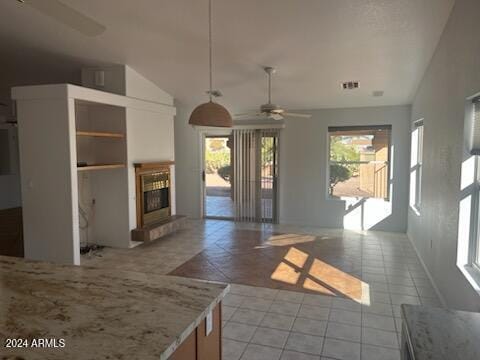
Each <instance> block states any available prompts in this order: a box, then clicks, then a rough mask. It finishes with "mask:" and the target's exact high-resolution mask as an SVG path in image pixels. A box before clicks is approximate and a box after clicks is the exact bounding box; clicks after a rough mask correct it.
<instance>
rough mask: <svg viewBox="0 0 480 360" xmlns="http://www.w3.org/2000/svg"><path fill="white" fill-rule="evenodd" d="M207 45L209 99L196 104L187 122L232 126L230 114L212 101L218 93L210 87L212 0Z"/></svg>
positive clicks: (211, 77) (209, 10)
mask: <svg viewBox="0 0 480 360" xmlns="http://www.w3.org/2000/svg"><path fill="white" fill-rule="evenodd" d="M208 46H209V70H210V73H209V75H210V78H209V80H210V90H209V91H208V92H207V93H208V95H209V97H210V101H209V102H206V103H204V104H201V105H198V106H197V107H196V108H195V109H194V110H193V112H192V114H191V115H190V120H189V121H188V123H189V124H190V125H194V126H213V127H232V126H233V120H232V116H231V115H230V113H229V112H228V110H227V109H225V108H224V107H223V106H222V105H220V104H217V103H214V102H213V100H212V98H213V95H214V94H215V96H218V95H217V94H220V92H219V91H218V90H213V89H212V83H213V70H212V68H213V66H212V63H213V56H212V53H213V51H212V0H208Z"/></svg>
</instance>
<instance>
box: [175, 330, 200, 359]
mask: <svg viewBox="0 0 480 360" xmlns="http://www.w3.org/2000/svg"><path fill="white" fill-rule="evenodd" d="M196 345H197V331H196V330H193V332H192V333H191V334H190V336H189V337H187V338H186V339H185V341H184V342H183V343H182V344H181V345H180V346H179V347H178V349H177V350H175V352H174V353H173V354H172V356H170V357H169V360H195V359H196V358H197V346H196Z"/></svg>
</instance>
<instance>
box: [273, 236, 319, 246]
mask: <svg viewBox="0 0 480 360" xmlns="http://www.w3.org/2000/svg"><path fill="white" fill-rule="evenodd" d="M315 239H316V236H313V235H300V234H280V235H272V236H270V237H269V238H268V240H267V242H266V244H268V245H271V246H288V245H295V244H302V243H306V242H312V241H315Z"/></svg>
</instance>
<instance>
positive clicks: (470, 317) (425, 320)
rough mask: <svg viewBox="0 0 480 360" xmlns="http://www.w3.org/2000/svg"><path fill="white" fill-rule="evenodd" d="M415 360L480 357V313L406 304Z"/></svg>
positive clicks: (406, 324)
mask: <svg viewBox="0 0 480 360" xmlns="http://www.w3.org/2000/svg"><path fill="white" fill-rule="evenodd" d="M402 320H403V324H404V329H403V334H402V336H404V335H406V337H407V338H408V340H409V341H410V343H411V347H412V350H413V354H412V355H413V358H412V360H427V359H428V360H455V359H461V360H478V359H480V313H471V312H465V311H455V310H449V309H441V308H433V307H427V306H417V305H402Z"/></svg>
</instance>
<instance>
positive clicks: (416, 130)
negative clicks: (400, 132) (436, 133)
mask: <svg viewBox="0 0 480 360" xmlns="http://www.w3.org/2000/svg"><path fill="white" fill-rule="evenodd" d="M422 158H423V120H418V121H416V122H415V123H414V124H413V130H412V134H411V152H410V207H411V208H412V209H413V210H414V211H415V212H417V213H419V211H420V204H421V200H422Z"/></svg>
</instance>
